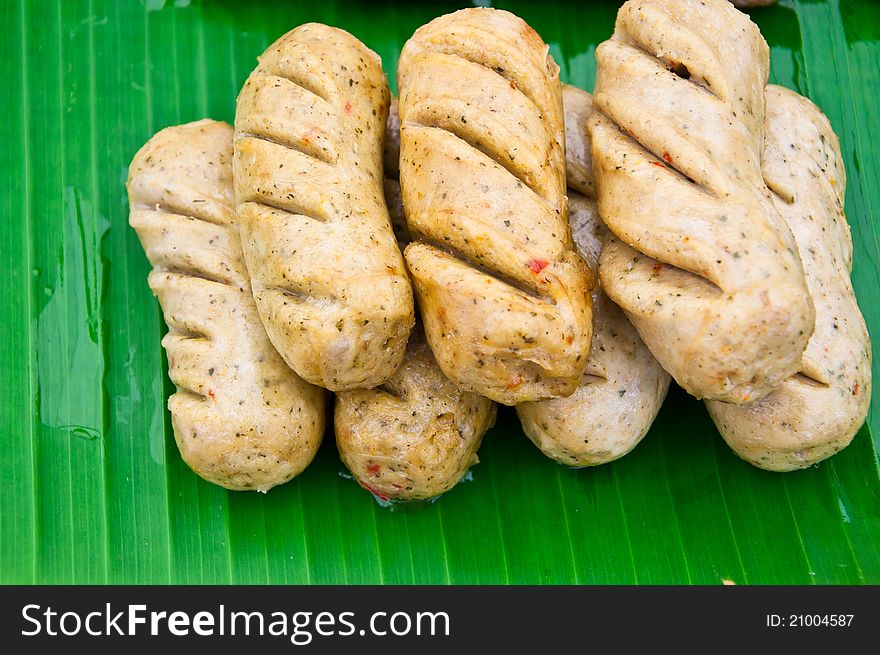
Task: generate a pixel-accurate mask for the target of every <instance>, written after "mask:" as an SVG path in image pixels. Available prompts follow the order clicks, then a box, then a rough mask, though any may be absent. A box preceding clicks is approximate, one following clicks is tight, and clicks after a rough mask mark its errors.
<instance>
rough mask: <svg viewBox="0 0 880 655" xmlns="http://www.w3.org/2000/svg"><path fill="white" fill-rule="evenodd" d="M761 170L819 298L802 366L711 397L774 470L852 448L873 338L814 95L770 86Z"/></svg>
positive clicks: (722, 426) (751, 452) (750, 449)
mask: <svg viewBox="0 0 880 655" xmlns="http://www.w3.org/2000/svg"><path fill="white" fill-rule="evenodd" d="M763 168H764V177H765V179H766V180H767V183H768V185H769V186H770V188H771V189H772V190H773V191H774V199H775V201H776V205H777V206H778V207H779V211H780V212H781V213H782V216H783V217H784V218H785V220H786V221H787V223H788V225H789V227H791V230H792V232H793V233H794V237H795V239H796V240H797V244H798V249H799V252H800V257H801V260H802V261H803V264H804V270H805V271H806V275H807V284H808V286H809V290H810V296H811V297H812V299H813V303H814V304H815V306H816V329H815V332H813V336H812V337H811V338H810V342H809V344H808V345H807V349H806V351H805V352H804V355H803V357H802V359H801V366H800V370H799V372H798V373H796V374H795V375H793V376H791V377H790V378H788V379H787V380H786V381H785V382H783V383H782V386H781V387H779V388H778V389H776V390H775V391H773V392H772V393H771V394H769V395H768V396H765V397H764V398H762V399H761V400H758V401H756V402H753V403H748V404H745V405H739V406H736V405H729V404H725V403H719V402H709V403H707V407H708V409H709V414H710V415H711V416H712V420H713V421H715V425H716V426H717V427H718V430H719V431H720V432H721V435H722V436H723V437H724V439H725V441H726V442H727V443H728V445H730V447H731V448H732V449H733V450H734V451H735V452H736V453H737V454H738V455H739V456H740V457H742V458H743V459H745V460H746V461H749V462H751V463H752V464H754V465H756V466H759V467H761V468H764V469H769V470H771V471H791V470H794V469H800V468H804V467H807V466H810V465H811V464H815V463H816V462H819V461H821V460H823V459H825V458H826V457H830V456H831V455H833V454H834V453H836V452H838V451H839V450H841V449H842V448H845V447H846V446H847V445H848V444H849V443H850V442H851V441H852V439H853V436H855V434H856V432H857V431H858V429H859V427H861V425H862V423H864V421H865V417H866V416H867V414H868V405H869V404H870V399H871V341H870V337H869V336H868V330H867V328H866V326H865V319H864V318H863V317H862V313H861V312H860V311H859V306H858V304H857V302H856V297H855V293H854V291H853V287H852V281H851V280H850V272H851V271H852V250H853V248H852V238H851V237H850V232H849V225H847V222H846V216H845V214H844V211H843V199H844V191H845V189H846V172H845V171H844V168H843V158H842V157H841V154H840V142H839V140H838V138H837V136H836V135H835V134H834V132H833V130H832V129H831V124H830V123H829V122H828V119H827V118H826V117H825V115H824V114H823V113H822V112H821V110H819V108H818V107H816V105H814V104H813V103H812V102H810V101H809V100H807V99H806V98H803V97H801V96H799V95H798V94H796V93H794V92H793V91H789V90H788V89H784V88H782V87H778V86H768V87H767V132H766V141H765V147H764V158H763Z"/></svg>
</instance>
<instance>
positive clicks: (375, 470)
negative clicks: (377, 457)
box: [367, 462, 379, 478]
mask: <svg viewBox="0 0 880 655" xmlns="http://www.w3.org/2000/svg"><path fill="white" fill-rule="evenodd" d="M367 473H369V474H370V475H372V476H373V477H374V478H375V477H376V476H377V475H379V465H378V464H377V463H376V462H373V463H372V464H370V465H368V466H367Z"/></svg>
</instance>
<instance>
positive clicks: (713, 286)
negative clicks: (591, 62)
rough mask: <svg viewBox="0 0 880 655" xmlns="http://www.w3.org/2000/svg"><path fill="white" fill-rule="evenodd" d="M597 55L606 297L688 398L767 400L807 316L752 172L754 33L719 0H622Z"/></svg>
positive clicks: (757, 105) (762, 48)
mask: <svg viewBox="0 0 880 655" xmlns="http://www.w3.org/2000/svg"><path fill="white" fill-rule="evenodd" d="M596 62H597V77H596V91H595V95H594V101H595V103H596V107H597V109H598V110H599V112H596V113H594V114H593V116H592V117H591V119H590V123H589V126H590V132H591V135H590V136H591V143H592V154H593V163H594V166H595V171H596V179H597V182H598V190H599V213H600V214H601V216H602V219H603V220H604V221H605V223H606V224H607V226H608V227H609V229H610V230H611V231H612V232H613V233H614V235H615V238H613V239H609V240H608V242H607V243H606V245H605V247H604V249H603V252H602V256H601V260H600V264H599V270H600V275H601V278H602V286H603V288H604V289H605V292H606V293H607V294H608V295H609V297H610V298H611V299H612V300H614V301H615V302H616V303H617V304H618V305H620V306H621V307H622V308H623V309H624V310H625V311H626V313H627V315H628V316H629V318H630V320H631V321H632V322H633V324H634V325H635V326H636V329H637V330H638V331H639V334H640V335H641V337H642V339H643V340H644V341H645V343H646V344H647V345H648V347H649V348H650V349H651V352H652V353H653V354H654V356H655V357H656V358H657V359H658V361H659V362H660V363H661V364H662V365H663V367H664V368H665V369H666V370H667V371H669V373H671V374H672V376H673V377H674V378H675V379H676V381H677V382H678V383H679V384H680V385H681V386H682V387H684V388H685V389H686V390H687V391H688V392H690V393H692V394H694V395H695V396H697V397H700V398H707V399H712V400H722V401H727V402H733V403H744V402H747V401H749V400H757V399H759V398H762V397H764V396H766V395H767V394H768V393H770V392H771V391H772V390H773V389H775V388H776V387H778V386H779V385H780V384H782V382H783V381H784V380H785V379H787V378H789V377H790V376H792V375H793V374H795V373H796V372H797V371H798V369H799V367H800V361H801V356H802V355H803V352H804V349H805V347H806V344H807V340H808V339H809V337H810V334H811V333H812V330H813V322H814V318H815V314H814V309H813V305H812V302H811V301H810V296H809V293H808V291H807V284H806V280H805V277H804V272H803V267H802V265H801V262H800V259H799V258H798V253H797V247H796V244H795V241H794V238H793V237H792V234H791V231H790V230H789V228H788V226H787V225H786V223H785V221H784V219H783V218H782V216H781V215H780V213H779V210H778V209H777V208H776V206H775V204H774V202H773V199H772V197H771V195H770V192H769V190H768V189H767V187H766V185H765V184H764V179H763V176H762V173H761V151H762V148H763V143H764V134H763V128H764V89H765V86H766V82H767V74H768V67H769V64H768V48H767V44H766V42H765V41H764V39H763V38H762V37H761V34H760V32H759V31H758V28H757V27H756V26H755V25H754V24H753V23H752V22H751V21H750V20H749V19H748V17H747V16H746V15H745V14H742V13H741V12H739V11H737V10H736V9H735V8H734V7H733V5H731V4H730V3H729V2H727V1H726V0H630V1H629V2H627V3H625V4H624V5H623V6H622V7H621V9H620V11H619V13H618V16H617V25H616V29H615V32H614V35H613V36H612V38H611V39H610V40H608V41H606V42H605V43H603V44H601V45H600V46H599V48H598V49H597V50H596Z"/></svg>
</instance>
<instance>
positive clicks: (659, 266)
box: [651, 264, 663, 273]
mask: <svg viewBox="0 0 880 655" xmlns="http://www.w3.org/2000/svg"><path fill="white" fill-rule="evenodd" d="M651 270H652V271H654V272H655V273H659V272H660V271H662V270H663V264H654V266H653V267H652V268H651Z"/></svg>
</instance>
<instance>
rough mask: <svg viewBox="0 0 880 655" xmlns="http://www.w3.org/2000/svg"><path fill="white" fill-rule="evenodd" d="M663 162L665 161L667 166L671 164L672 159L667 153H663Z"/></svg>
mask: <svg viewBox="0 0 880 655" xmlns="http://www.w3.org/2000/svg"><path fill="white" fill-rule="evenodd" d="M663 161H665V162H666V163H667V164H671V163H672V157H671V156H670V155H669V153H668V152H664V153H663Z"/></svg>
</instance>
